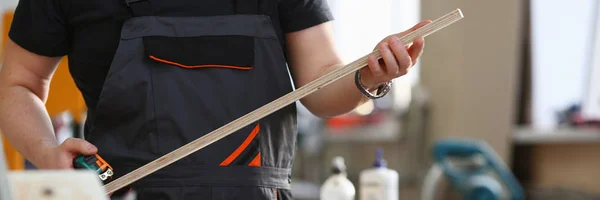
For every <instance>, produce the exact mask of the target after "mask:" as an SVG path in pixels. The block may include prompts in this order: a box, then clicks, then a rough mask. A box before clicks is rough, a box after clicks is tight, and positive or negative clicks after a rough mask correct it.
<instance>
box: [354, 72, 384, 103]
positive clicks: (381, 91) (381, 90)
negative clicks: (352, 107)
mask: <svg viewBox="0 0 600 200" xmlns="http://www.w3.org/2000/svg"><path fill="white" fill-rule="evenodd" d="M354 83H356V87H358V90H359V91H360V92H361V93H362V94H363V95H365V96H366V97H367V98H369V99H379V98H381V97H384V96H385V95H386V94H387V93H388V92H390V89H391V88H392V81H388V82H387V83H383V84H381V85H380V86H379V87H377V94H372V93H371V92H369V89H367V88H366V87H365V86H364V85H363V84H362V82H361V81H360V70H357V71H356V73H354Z"/></svg>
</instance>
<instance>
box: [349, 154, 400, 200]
mask: <svg viewBox="0 0 600 200" xmlns="http://www.w3.org/2000/svg"><path fill="white" fill-rule="evenodd" d="M359 181H360V193H359V194H360V198H359V200H398V199H399V198H400V197H399V196H398V190H399V187H398V172H396V171H394V170H392V169H388V168H387V162H386V161H385V159H383V150H382V149H381V148H379V149H377V153H376V157H375V162H374V163H373V167H372V168H369V169H365V170H363V171H362V172H360V176H359Z"/></svg>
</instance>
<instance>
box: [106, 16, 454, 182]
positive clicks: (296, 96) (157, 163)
mask: <svg viewBox="0 0 600 200" xmlns="http://www.w3.org/2000/svg"><path fill="white" fill-rule="evenodd" d="M462 18H463V14H462V11H461V10H460V9H456V10H454V11H453V12H450V13H448V14H446V15H444V16H442V17H440V18H439V19H436V20H434V21H433V22H432V23H429V24H427V25H425V26H423V27H421V28H419V29H417V30H415V31H412V32H410V33H408V34H406V35H405V36H403V37H401V38H400V41H401V42H402V44H404V45H409V44H411V43H412V42H413V40H415V39H416V38H417V37H425V36H428V35H430V34H432V33H434V32H436V31H438V30H440V29H442V28H444V27H446V26H448V25H450V24H452V23H454V22H456V21H458V20H460V19H462ZM370 55H374V56H375V57H376V58H379V59H381V54H380V53H379V51H377V50H375V51H373V52H372V53H371V54H369V55H365V56H363V57H362V58H360V59H358V60H356V61H354V62H352V63H350V64H348V65H346V66H344V67H341V68H338V69H336V70H333V71H331V72H329V73H327V74H326V75H324V76H322V77H320V78H318V79H316V80H313V81H311V82H310V83H308V84H306V85H304V86H302V87H300V88H298V89H296V90H295V91H293V92H290V93H288V94H286V95H284V96H282V97H280V98H278V99H276V100H274V101H272V102H270V103H268V104H266V105H264V106H262V107H260V108H258V109H256V110H254V111H252V112H250V113H248V114H246V115H244V116H242V117H240V118H238V119H235V120H233V121H231V122H229V123H228V124H226V125H224V126H221V127H220V128H218V129H216V130H214V131H212V132H210V133H208V134H206V135H204V136H202V137H200V138H198V139H196V140H194V141H192V142H190V143H188V144H186V145H184V146H182V147H180V148H178V149H175V150H173V151H171V152H170V153H167V154H165V155H163V156H161V157H160V158H157V159H156V160H154V161H152V162H149V163H147V164H146V165H144V166H142V167H140V168H138V169H136V170H134V171H132V172H130V173H128V174H125V175H124V176H122V177H119V178H118V179H115V180H113V181H111V182H110V183H108V184H106V185H105V190H106V192H107V193H109V194H110V193H113V192H115V191H117V190H119V189H121V188H123V187H126V186H127V185H129V184H131V183H133V182H134V181H137V180H139V179H141V178H144V177H146V176H148V175H150V174H151V173H153V172H155V171H157V170H160V169H162V168H163V167H166V166H167V165H170V164H171V163H174V162H176V161H178V160H180V159H182V158H184V157H186V156H188V155H190V154H192V153H194V152H196V151H198V150H200V149H202V148H204V147H206V146H208V145H210V144H212V143H214V142H216V141H219V140H220V139H222V138H224V137H226V136H228V135H230V134H232V133H234V132H236V131H238V130H240V129H242V128H244V127H246V126H248V125H250V124H251V123H254V122H256V121H258V120H260V119H262V118H264V117H266V116H268V115H269V114H272V113H273V112H275V111H278V110H279V109H281V108H283V107H285V106H287V105H290V104H292V103H295V102H296V101H298V100H300V99H302V98H303V97H305V96H307V95H309V94H312V93H314V92H316V91H317V90H319V89H321V88H323V87H325V86H327V85H329V84H331V83H333V82H335V81H337V80H339V79H341V78H343V77H345V76H347V75H350V74H352V73H354V72H356V71H357V70H359V69H361V68H364V67H366V66H367V64H368V57H369V56H370Z"/></svg>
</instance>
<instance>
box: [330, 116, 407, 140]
mask: <svg viewBox="0 0 600 200" xmlns="http://www.w3.org/2000/svg"><path fill="white" fill-rule="evenodd" d="M401 128H402V125H401V121H400V120H396V119H394V118H393V117H389V118H387V119H386V120H384V121H383V122H381V123H378V124H372V125H365V126H356V127H348V128H335V129H331V128H326V129H325V130H324V137H325V138H324V140H325V142H330V143H337V142H361V143H371V142H397V141H398V140H400V139H402V138H403V134H402V130H401Z"/></svg>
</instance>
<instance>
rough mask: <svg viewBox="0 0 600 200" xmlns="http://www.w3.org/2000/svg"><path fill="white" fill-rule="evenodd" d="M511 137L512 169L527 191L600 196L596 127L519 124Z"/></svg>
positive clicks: (599, 146) (599, 141)
mask: <svg viewBox="0 0 600 200" xmlns="http://www.w3.org/2000/svg"><path fill="white" fill-rule="evenodd" d="M513 141H514V151H513V164H512V166H513V170H514V172H515V174H516V176H517V178H518V179H519V181H521V183H522V184H523V185H524V186H526V187H527V188H530V191H532V192H535V191H540V190H545V191H547V192H552V193H556V192H557V191H562V193H565V194H566V193H570V194H579V195H586V196H596V197H594V198H597V197H600V181H598V180H600V130H597V129H596V130H594V129H583V128H571V127H564V128H556V129H549V130H540V129H535V128H530V127H519V128H517V129H516V130H515V132H514V134H513ZM547 192H546V193H547ZM557 195H558V196H557ZM559 195H560V194H555V195H553V198H556V199H560V198H562V197H559ZM569 198H571V197H569ZM591 198H592V197H590V199H591ZM582 199H587V198H582Z"/></svg>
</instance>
